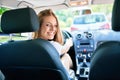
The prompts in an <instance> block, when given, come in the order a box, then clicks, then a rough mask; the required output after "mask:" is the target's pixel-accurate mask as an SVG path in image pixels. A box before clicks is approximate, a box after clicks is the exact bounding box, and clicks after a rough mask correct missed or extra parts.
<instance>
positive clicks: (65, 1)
mask: <svg viewBox="0 0 120 80" xmlns="http://www.w3.org/2000/svg"><path fill="white" fill-rule="evenodd" d="M81 1H87V2H88V4H87V5H91V4H92V5H93V4H104V3H108V4H109V3H113V1H114V0H0V7H8V8H11V9H15V8H20V7H26V6H28V7H32V8H34V9H35V11H36V12H37V11H40V10H42V9H45V8H51V9H53V10H58V9H64V8H68V7H71V6H73V5H71V3H73V2H77V4H78V3H79V4H80V3H81ZM79 4H78V5H75V6H81V5H79Z"/></svg>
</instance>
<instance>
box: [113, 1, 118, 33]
mask: <svg viewBox="0 0 120 80" xmlns="http://www.w3.org/2000/svg"><path fill="white" fill-rule="evenodd" d="M119 4H120V0H115V2H114V6H113V12H112V29H113V30H115V31H120V10H119V9H120V5H119Z"/></svg>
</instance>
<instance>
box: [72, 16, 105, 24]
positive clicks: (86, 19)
mask: <svg viewBox="0 0 120 80" xmlns="http://www.w3.org/2000/svg"><path fill="white" fill-rule="evenodd" d="M104 21H105V16H104V15H97V14H96V15H83V16H80V17H76V18H75V19H74V21H73V24H91V23H98V22H104Z"/></svg>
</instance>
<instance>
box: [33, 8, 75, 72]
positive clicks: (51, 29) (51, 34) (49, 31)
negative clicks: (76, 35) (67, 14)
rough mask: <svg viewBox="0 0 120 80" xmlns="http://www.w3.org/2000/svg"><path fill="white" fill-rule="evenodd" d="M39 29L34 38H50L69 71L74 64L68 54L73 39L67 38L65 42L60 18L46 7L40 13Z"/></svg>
mask: <svg viewBox="0 0 120 80" xmlns="http://www.w3.org/2000/svg"><path fill="white" fill-rule="evenodd" d="M38 17H39V23H40V26H39V30H38V31H37V32H35V34H34V38H42V39H45V40H48V41H49V42H50V43H51V44H52V45H53V46H54V47H55V48H56V49H57V51H58V53H59V55H60V56H62V57H61V61H62V63H63V65H64V67H65V68H66V69H67V70H68V71H69V69H70V68H71V67H72V66H73V64H72V60H71V58H70V56H69V54H67V52H68V50H69V49H70V47H71V46H72V45H73V42H72V39H67V40H66V43H65V44H63V37H62V33H61V31H60V27H59V24H58V19H57V17H56V16H55V14H54V13H53V11H52V10H51V9H46V10H43V11H41V12H40V13H39V14H38Z"/></svg>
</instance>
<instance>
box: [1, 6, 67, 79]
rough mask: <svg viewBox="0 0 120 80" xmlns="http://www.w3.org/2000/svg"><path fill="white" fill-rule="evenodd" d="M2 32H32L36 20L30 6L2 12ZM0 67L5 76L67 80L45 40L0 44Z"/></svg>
mask: <svg viewBox="0 0 120 80" xmlns="http://www.w3.org/2000/svg"><path fill="white" fill-rule="evenodd" d="M1 28H2V31H3V32H4V33H7V34H11V33H22V32H34V31H37V30H38V28H39V21H38V17H37V15H36V13H35V11H34V10H33V9H32V8H29V7H27V8H20V9H14V10H9V11H6V12H4V13H3V15H2V19H1ZM0 70H1V71H2V73H3V74H4V76H5V80H69V75H68V73H67V71H66V69H65V68H64V67H63V65H62V63H61V61H60V57H59V54H58V52H57V51H56V49H55V48H54V47H53V46H52V45H51V44H50V43H49V42H48V41H46V40H43V39H39V38H38V39H30V40H21V41H12V42H8V43H5V44H2V45H0Z"/></svg>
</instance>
